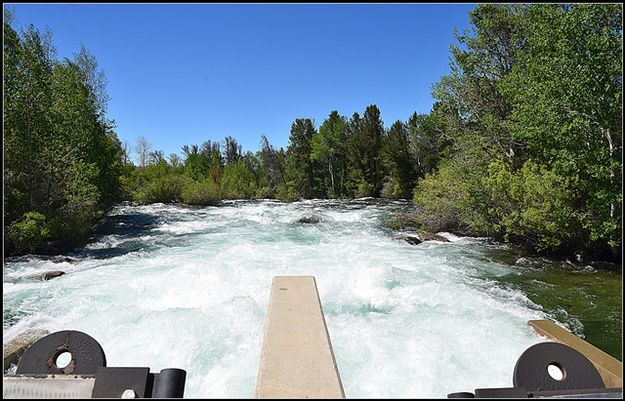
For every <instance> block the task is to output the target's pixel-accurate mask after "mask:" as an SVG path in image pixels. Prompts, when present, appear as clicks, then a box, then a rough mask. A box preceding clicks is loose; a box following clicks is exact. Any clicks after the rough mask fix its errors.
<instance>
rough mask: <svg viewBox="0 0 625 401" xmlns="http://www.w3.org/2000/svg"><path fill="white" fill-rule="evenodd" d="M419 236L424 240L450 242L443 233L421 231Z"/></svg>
mask: <svg viewBox="0 0 625 401" xmlns="http://www.w3.org/2000/svg"><path fill="white" fill-rule="evenodd" d="M419 238H421V240H422V241H441V242H449V240H448V239H447V238H445V237H443V236H442V235H438V234H432V233H420V234H419Z"/></svg>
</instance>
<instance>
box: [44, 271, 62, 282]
mask: <svg viewBox="0 0 625 401" xmlns="http://www.w3.org/2000/svg"><path fill="white" fill-rule="evenodd" d="M64 274H65V272H64V271H61V270H51V271H49V272H45V273H42V274H41V276H40V277H41V279H43V280H50V279H53V278H55V277H60V276H62V275H64Z"/></svg>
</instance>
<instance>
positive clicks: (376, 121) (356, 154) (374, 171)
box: [347, 105, 385, 197]
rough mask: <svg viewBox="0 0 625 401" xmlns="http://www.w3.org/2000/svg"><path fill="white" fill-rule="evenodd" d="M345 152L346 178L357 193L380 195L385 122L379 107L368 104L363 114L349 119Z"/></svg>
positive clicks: (361, 194)
mask: <svg viewBox="0 0 625 401" xmlns="http://www.w3.org/2000/svg"><path fill="white" fill-rule="evenodd" d="M349 131H350V132H349V139H348V140H347V155H348V160H349V163H350V168H349V180H350V184H351V185H350V186H351V188H352V190H354V191H355V192H356V196H374V197H377V196H379V195H380V191H381V190H382V183H383V179H384V175H385V172H384V169H383V165H382V152H381V150H382V140H383V137H384V125H383V122H382V119H381V118H380V109H378V107H377V106H376V105H369V106H367V108H366V110H365V113H364V114H363V117H362V118H361V117H360V115H359V114H358V113H354V115H353V116H352V119H351V120H350V122H349Z"/></svg>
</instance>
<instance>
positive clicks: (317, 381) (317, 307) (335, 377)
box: [256, 276, 345, 398]
mask: <svg viewBox="0 0 625 401" xmlns="http://www.w3.org/2000/svg"><path fill="white" fill-rule="evenodd" d="M256 397H257V398H345V393H344V391H343V385H342V383H341V378H340V376H339V371H338V368H337V366H336V360H335V359H334V353H333V351H332V344H331V343H330V336H329V334H328V329H327V327H326V323H325V319H324V317H323V310H322V309H321V302H320V300H319V294H318V292H317V285H316V283H315V278H314V277H313V276H276V277H274V278H273V281H272V284H271V294H270V298H269V307H268V311H267V324H266V326H265V336H264V339H263V346H262V352H261V357H260V366H259V369H258V381H257V383H256Z"/></svg>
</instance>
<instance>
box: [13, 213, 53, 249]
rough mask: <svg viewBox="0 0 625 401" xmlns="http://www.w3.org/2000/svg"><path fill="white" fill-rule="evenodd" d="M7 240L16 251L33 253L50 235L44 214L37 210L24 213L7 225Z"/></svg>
mask: <svg viewBox="0 0 625 401" xmlns="http://www.w3.org/2000/svg"><path fill="white" fill-rule="evenodd" d="M8 236H9V241H10V242H11V244H12V246H13V247H14V249H15V250H16V251H18V252H29V253H33V252H35V250H36V249H37V247H38V246H39V245H41V244H42V243H43V242H44V241H45V240H46V239H48V238H49V237H50V228H49V227H48V224H47V222H46V216H44V215H43V214H41V213H38V212H28V213H25V214H24V215H23V216H22V218H21V219H19V220H17V221H15V222H14V223H13V224H11V226H10V227H9V232H8Z"/></svg>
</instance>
